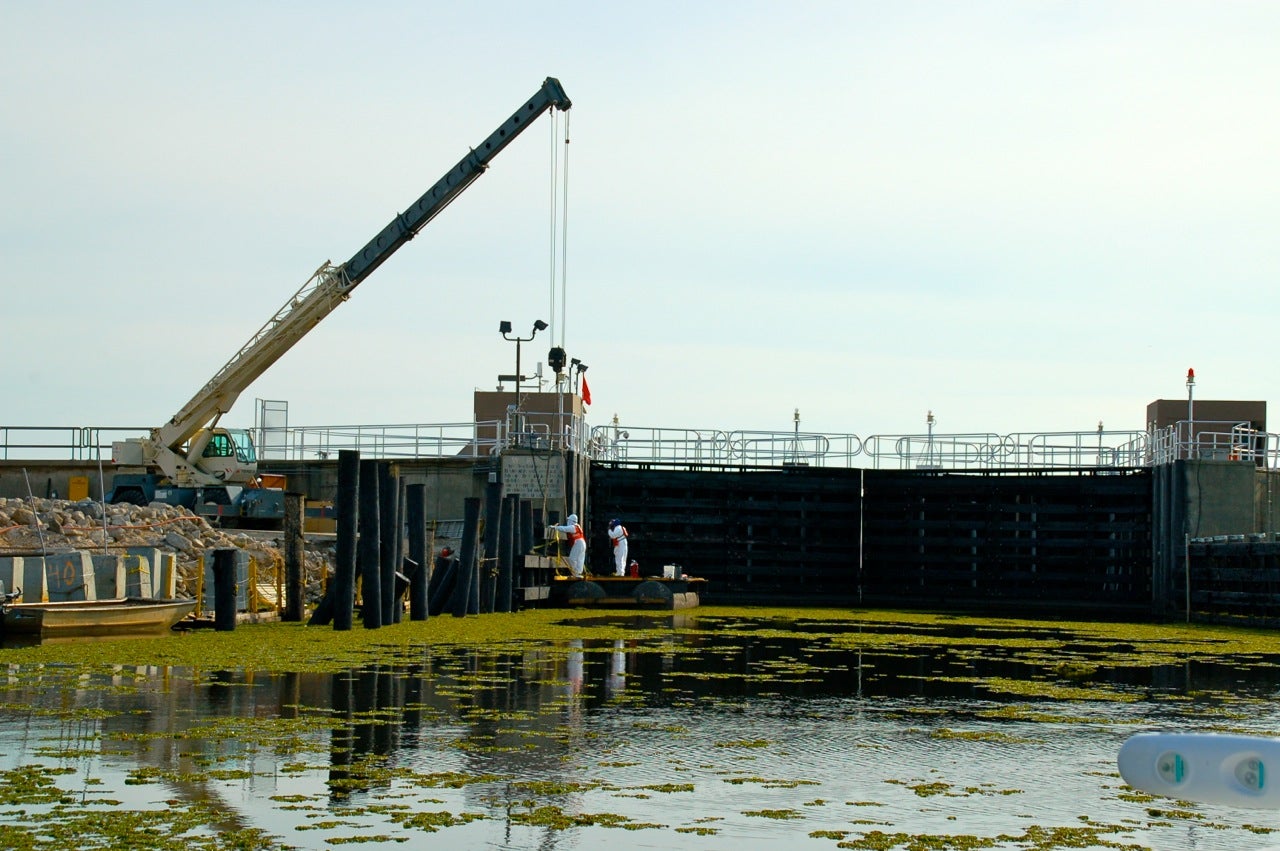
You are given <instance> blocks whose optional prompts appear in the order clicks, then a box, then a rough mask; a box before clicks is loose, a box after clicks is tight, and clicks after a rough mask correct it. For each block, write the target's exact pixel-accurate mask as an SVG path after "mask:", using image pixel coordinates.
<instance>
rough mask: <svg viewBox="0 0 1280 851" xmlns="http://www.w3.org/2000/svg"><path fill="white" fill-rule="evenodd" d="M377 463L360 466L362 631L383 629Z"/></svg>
mask: <svg viewBox="0 0 1280 851" xmlns="http://www.w3.org/2000/svg"><path fill="white" fill-rule="evenodd" d="M378 533H379V529H378V462H377V461H375V460H372V459H367V460H362V461H361V462H360V541H359V543H358V545H357V556H358V558H357V560H358V561H359V563H360V585H361V588H360V600H361V603H360V614H361V617H362V619H363V620H364V626H365V629H377V628H378V627H380V626H382V569H381V565H380V564H379V561H378V559H379V554H380V553H379V551H380V544H379V538H378Z"/></svg>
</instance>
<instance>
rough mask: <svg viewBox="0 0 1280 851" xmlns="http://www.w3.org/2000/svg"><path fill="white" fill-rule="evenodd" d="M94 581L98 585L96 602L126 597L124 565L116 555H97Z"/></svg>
mask: <svg viewBox="0 0 1280 851" xmlns="http://www.w3.org/2000/svg"><path fill="white" fill-rule="evenodd" d="M90 558H92V559H93V579H94V582H95V583H96V584H97V588H96V589H95V590H96V591H97V594H98V596H96V597H94V599H95V600H114V599H116V598H117V597H123V596H124V565H123V564H121V559H120V556H118V555H116V554H115V553H95V554H94V555H92V556H90Z"/></svg>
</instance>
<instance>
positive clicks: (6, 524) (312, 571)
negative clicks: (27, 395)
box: [0, 497, 332, 599]
mask: <svg viewBox="0 0 1280 851" xmlns="http://www.w3.org/2000/svg"><path fill="white" fill-rule="evenodd" d="M125 547H155V548H157V549H160V550H163V551H165V552H171V553H174V554H175V555H177V560H178V595H179V596H193V595H194V594H195V588H196V585H195V582H196V577H197V575H198V573H199V570H200V565H201V564H202V562H203V559H204V552H205V550H209V549H219V548H225V547H236V548H239V549H242V550H246V551H247V552H248V553H249V556H250V557H251V558H252V559H254V561H255V562H256V563H257V565H258V570H259V581H260V582H273V581H274V579H275V576H274V573H272V571H274V570H282V569H283V566H284V555H283V554H284V550H283V541H282V540H281V539H280V537H279V533H264V532H254V533H252V534H250V533H245V532H239V531H237V530H227V529H218V528H215V527H213V526H210V525H209V523H208V522H207V521H206V520H205V519H204V518H203V517H197V516H195V515H194V514H192V513H191V512H190V511H188V510H187V509H186V508H183V507H181V506H173V505H165V504H163V503H159V502H153V503H151V505H148V506H137V505H106V506H104V505H102V504H101V503H98V502H92V501H90V500H81V501H80V502H70V501H68V500H65V499H40V498H38V497H37V498H35V499H4V498H0V556H4V555H31V554H37V555H38V554H40V553H41V552H59V551H63V552H65V551H67V550H88V551H92V552H119V551H120V550H123V549H124V548H125ZM305 560H306V564H305V568H304V570H305V576H306V584H307V596H308V597H309V598H313V599H314V598H316V597H318V594H319V586H320V583H321V579H322V577H323V576H325V574H326V573H327V572H328V571H329V570H330V565H331V563H332V558H331V555H330V553H329V552H328V551H326V550H325V549H322V548H317V547H312V546H308V547H307V548H306V555H305Z"/></svg>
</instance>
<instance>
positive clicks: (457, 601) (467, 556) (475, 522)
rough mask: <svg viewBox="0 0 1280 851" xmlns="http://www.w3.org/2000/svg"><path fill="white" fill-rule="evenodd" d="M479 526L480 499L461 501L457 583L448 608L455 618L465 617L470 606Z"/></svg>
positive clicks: (469, 498) (474, 577)
mask: <svg viewBox="0 0 1280 851" xmlns="http://www.w3.org/2000/svg"><path fill="white" fill-rule="evenodd" d="M479 525H480V499H479V497H474V496H469V497H467V498H466V499H464V500H463V501H462V545H461V547H460V549H461V553H460V561H459V562H458V570H457V581H456V582H455V583H454V586H453V598H452V600H451V601H450V602H451V603H452V605H451V606H450V607H449V608H450V611H451V612H452V613H453V616H454V617H455V618H462V617H466V616H467V613H468V611H469V610H470V608H471V606H470V604H471V598H472V596H473V591H472V589H473V587H474V586H475V582H476V532H477V527H478V526H479ZM473 614H474V613H473Z"/></svg>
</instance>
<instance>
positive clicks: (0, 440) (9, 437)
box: [0, 426, 151, 461]
mask: <svg viewBox="0 0 1280 851" xmlns="http://www.w3.org/2000/svg"><path fill="white" fill-rule="evenodd" d="M150 431H151V430H150V429H148V428H143V427H137V428H131V427H127V426H0V460H4V461H11V460H14V461H34V460H61V461H67V460H70V461H96V460H98V459H100V458H101V459H106V460H110V459H111V444H112V442H113V441H116V440H125V439H126V438H130V437H145V436H146V435H147V434H149V433H150Z"/></svg>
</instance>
